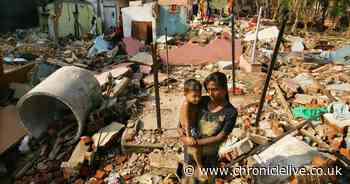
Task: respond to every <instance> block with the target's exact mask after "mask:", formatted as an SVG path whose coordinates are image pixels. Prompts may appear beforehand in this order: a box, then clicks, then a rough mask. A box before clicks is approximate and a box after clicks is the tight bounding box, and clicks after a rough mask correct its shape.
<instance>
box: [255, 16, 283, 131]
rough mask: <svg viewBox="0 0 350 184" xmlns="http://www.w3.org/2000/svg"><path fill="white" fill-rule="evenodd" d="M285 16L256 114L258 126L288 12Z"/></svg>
mask: <svg viewBox="0 0 350 184" xmlns="http://www.w3.org/2000/svg"><path fill="white" fill-rule="evenodd" d="M283 18H284V19H283V22H282V26H281V30H280V32H279V34H278V38H277V42H276V46H275V50H274V52H273V55H272V59H271V63H270V66H269V70H268V73H267V77H266V81H265V85H264V89H263V92H262V95H261V98H260V104H259V109H258V113H257V115H256V120H255V125H256V126H257V127H258V126H259V121H260V116H261V112H262V109H263V107H264V103H265V97H266V92H267V90H268V87H269V83H270V80H271V76H272V71H273V68H274V66H275V63H276V60H277V56H278V52H279V48H280V46H281V43H282V38H283V33H284V28H285V27H286V24H287V21H288V12H286V13H285V14H284V17H283Z"/></svg>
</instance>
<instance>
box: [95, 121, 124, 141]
mask: <svg viewBox="0 0 350 184" xmlns="http://www.w3.org/2000/svg"><path fill="white" fill-rule="evenodd" d="M123 128H124V125H122V124H120V123H115V122H114V123H111V124H110V125H108V126H106V127H104V128H102V129H101V130H100V131H99V132H97V133H95V134H94V135H93V136H92V139H93V140H94V141H93V142H94V145H95V147H99V146H101V147H104V146H106V145H107V144H108V143H109V142H110V141H112V139H113V138H115V136H116V135H118V133H120V132H121V131H122V130H123ZM119 137H120V136H119Z"/></svg>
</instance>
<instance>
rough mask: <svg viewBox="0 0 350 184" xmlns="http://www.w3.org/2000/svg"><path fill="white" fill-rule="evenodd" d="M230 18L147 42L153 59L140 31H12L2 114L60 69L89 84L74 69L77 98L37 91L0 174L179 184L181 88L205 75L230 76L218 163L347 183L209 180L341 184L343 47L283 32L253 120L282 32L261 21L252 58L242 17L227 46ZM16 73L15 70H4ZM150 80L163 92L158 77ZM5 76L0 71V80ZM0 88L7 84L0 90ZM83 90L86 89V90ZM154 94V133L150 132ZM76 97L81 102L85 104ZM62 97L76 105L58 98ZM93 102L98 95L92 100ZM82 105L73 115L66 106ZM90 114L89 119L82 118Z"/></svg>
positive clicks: (57, 181)
mask: <svg viewBox="0 0 350 184" xmlns="http://www.w3.org/2000/svg"><path fill="white" fill-rule="evenodd" d="M141 4H142V3H141ZM140 7H142V6H140ZM140 7H139V8H140ZM143 13H144V12H143ZM148 18H149V17H148ZM230 19H231V17H226V18H218V17H217V18H216V19H213V20H210V21H213V22H212V24H203V23H201V22H200V21H199V20H193V21H192V22H191V24H190V25H189V27H190V29H189V30H188V31H187V32H186V33H185V34H175V35H172V36H168V35H167V39H166V37H165V35H162V36H160V37H159V38H157V39H154V40H157V52H156V53H152V51H154V50H153V47H151V46H149V45H148V46H147V45H146V44H145V42H146V41H145V40H143V41H139V40H138V39H136V38H134V37H136V36H135V35H133V36H132V37H125V38H123V39H119V37H115V36H116V35H117V34H118V32H117V31H115V32H113V33H112V34H110V35H100V36H97V37H92V36H93V35H90V34H86V35H84V36H83V38H84V39H80V40H79V39H78V40H77V39H73V38H70V37H69V36H68V37H65V38H61V39H56V40H52V39H50V38H49V36H48V35H47V34H44V33H40V31H39V30H18V31H17V32H15V33H13V34H10V35H7V36H8V37H5V36H2V38H0V39H1V40H0V42H1V43H2V44H1V45H0V51H1V59H2V60H3V61H4V62H3V63H4V71H5V72H4V74H8V75H10V77H6V81H5V82H4V83H6V85H4V89H5V88H6V90H3V91H1V92H0V105H1V108H0V115H2V114H4V113H2V111H4V112H5V109H6V108H5V107H6V106H9V104H11V105H12V106H13V105H15V104H16V103H18V102H21V101H23V99H22V100H21V98H23V97H25V95H28V94H30V93H32V92H33V91H35V90H37V89H38V88H40V84H41V85H42V84H44V83H45V81H48V80H49V79H50V78H52V76H54V75H55V73H56V74H57V72H59V71H60V70H61V69H62V68H63V69H64V68H67V67H76V68H78V69H79V70H83V71H84V72H87V73H88V74H89V76H91V80H90V82H86V81H84V80H83V79H82V75H81V74H77V73H73V72H72V73H69V74H67V75H69V76H70V77H72V78H73V79H72V80H76V81H75V82H80V83H84V85H85V84H86V86H84V85H82V87H81V88H80V89H79V90H72V89H73V87H72V86H71V87H70V88H68V87H67V88H68V89H61V88H60V89H56V88H53V90H57V94H59V95H57V96H54V95H52V94H50V93H40V94H39V95H38V97H37V98H38V99H36V101H35V103H34V102H32V103H33V104H34V105H37V107H38V108H35V110H33V111H30V112H31V113H29V110H28V111H26V112H22V113H21V114H20V115H17V119H16V120H12V119H11V120H12V121H11V123H12V122H14V123H13V124H20V122H21V121H22V123H23V125H24V126H25V128H26V130H23V127H22V129H21V130H22V131H19V132H21V134H19V136H18V137H20V138H17V139H16V140H15V141H13V142H18V141H19V142H20V143H19V144H14V143H11V146H12V144H14V145H13V146H12V147H11V148H8V147H6V151H5V150H4V151H3V148H2V147H0V148H1V149H0V151H1V153H4V154H3V155H5V156H4V157H6V156H8V155H16V161H15V162H14V163H10V164H9V163H8V162H5V161H4V163H5V164H3V163H2V158H0V176H3V175H5V176H6V174H8V176H10V175H11V177H8V178H6V179H7V180H6V181H8V180H11V179H12V178H13V182H12V183H18V184H19V183H28V184H32V183H35V184H36V183H38V184H41V183H50V184H61V183H74V184H103V183H105V184H116V183H120V184H122V183H130V184H138V183H140V184H153V183H162V184H175V183H181V177H182V175H181V172H179V170H181V168H182V167H183V165H184V149H183V147H182V145H181V143H180V141H179V135H178V132H177V128H178V122H179V120H178V115H179V108H180V105H181V103H182V100H183V93H182V92H183V83H184V81H185V80H187V79H190V78H194V79H197V80H199V81H201V82H203V81H204V79H205V77H206V76H208V75H209V74H210V73H212V72H216V71H221V72H223V73H225V74H226V75H227V76H228V81H229V84H228V92H229V96H230V101H231V103H232V104H233V105H234V106H235V107H236V108H237V110H238V114H239V115H238V117H237V122H236V124H235V128H234V129H233V131H232V132H231V134H230V135H229V136H228V138H227V140H226V141H225V142H224V143H222V145H221V147H220V149H219V156H220V159H219V165H220V167H229V168H231V167H239V166H241V167H245V168H249V167H250V168H253V167H254V168H264V167H265V168H266V167H275V166H280V167H289V166H291V165H292V166H293V167H295V168H304V167H305V168H306V170H307V172H311V168H312V167H317V168H321V169H322V170H323V171H325V170H327V169H329V168H341V169H342V175H341V176H335V175H324V176H320V175H319V176H311V175H307V176H301V175H295V174H294V173H292V174H290V173H289V174H286V175H274V176H272V175H256V174H252V173H248V174H247V173H246V174H242V175H236V176H225V177H222V178H220V179H219V178H217V179H216V183H220V184H221V183H225V184H226V183H228V184H238V183H247V184H248V183H264V184H269V183H284V184H294V183H298V184H299V183H325V182H326V183H340V184H345V183H348V181H349V178H350V176H349V173H350V172H349V167H350V166H349V164H350V63H349V56H350V49H349V46H347V43H346V42H344V40H343V39H336V38H332V39H327V37H326V36H323V35H322V36H320V35H318V36H314V35H313V36H312V38H313V39H308V38H305V39H304V38H302V37H297V36H291V35H285V40H284V43H283V47H282V48H281V49H280V52H279V54H278V58H277V64H276V65H275V68H274V70H273V74H272V80H271V82H270V85H269V88H268V90H267V93H266V97H265V99H263V100H264V103H263V108H262V114H261V117H260V119H259V121H256V118H257V111H258V109H259V102H260V96H261V94H262V89H263V85H264V82H265V80H266V77H267V75H266V71H267V69H268V67H269V65H270V62H271V56H272V53H273V49H274V46H275V42H276V39H277V36H278V34H279V29H278V28H277V27H276V26H275V25H274V23H273V24H272V23H271V21H268V20H264V21H262V23H261V24H262V26H261V27H260V29H259V31H258V34H257V38H258V40H257V45H256V55H255V56H253V54H252V52H253V48H254V46H253V44H254V42H253V41H254V40H255V38H256V35H255V32H256V20H245V19H240V20H239V21H237V22H238V23H236V24H235V27H234V30H235V34H234V35H235V37H234V38H232V33H231V25H230V21H229V20H230ZM210 21H209V22H210ZM135 27H137V26H135ZM125 29H126V31H127V30H128V31H130V30H131V28H130V29H129V28H125ZM133 34H135V33H133ZM137 36H138V37H139V36H141V37H142V36H143V35H142V34H141V33H140V35H137ZM115 39H117V41H116V42H115ZM232 39H233V40H234V41H232ZM325 40H326V41H325ZM327 40H330V41H327ZM232 42H233V44H234V46H235V52H234V63H235V69H236V70H235V71H234V72H235V84H234V85H233V84H232V78H233V76H232V68H233V66H232V55H231V51H232V50H231V47H232ZM253 57H256V59H255V61H252V60H253ZM26 67H30V68H26ZM23 68H24V69H23ZM12 69H15V70H12ZM13 71H15V72H16V71H17V72H18V73H19V74H18V73H14V74H11V72H13ZM1 72H2V71H1ZM154 73H156V75H157V76H158V81H159V84H157V83H156V82H155V81H154ZM4 74H3V73H0V77H2V76H3V75H4ZM8 78H10V79H8ZM4 79H5V77H4ZM69 79H71V78H69ZM91 81H94V82H91ZM56 82H57V84H56V85H54V86H55V87H57V86H60V85H59V84H68V82H69V81H65V80H55V81H53V82H52V83H56ZM52 83H51V84H52ZM93 83H96V84H98V86H94V85H93ZM0 84H1V87H2V84H3V83H2V82H1V83H0ZM74 86H75V87H77V86H78V85H74ZM57 88H58V87H57ZM87 88H91V90H89V92H86V93H85V92H84V90H86V89H87ZM157 89H159V93H160V95H159V96H160V106H161V108H160V109H159V111H160V112H161V119H162V124H161V127H158V126H157V124H156V122H157V117H156V111H157V109H156V106H157V105H156V103H155V99H156V98H157V95H156V90H157ZM77 91H79V92H81V93H80V95H81V96H83V97H86V99H89V100H87V101H88V102H86V103H85V102H82V101H80V99H81V98H78V97H77V96H78V95H77V94H78V93H77ZM62 94H65V95H66V96H68V97H70V98H72V99H73V100H71V101H67V100H65V99H62V98H61V97H62V96H63V95H62ZM60 95H61V96H60ZM95 95H96V96H99V97H101V99H97V98H93V97H95ZM45 96H46V99H44V97H45ZM58 101H59V102H60V103H59V102H58ZM23 103H24V102H23ZM27 103H29V102H27ZM19 104H20V103H19ZM24 104H26V103H24ZM72 104H73V105H72ZM86 104H88V105H86ZM79 105H80V106H81V107H80V108H77V109H72V108H73V107H79ZM87 106H89V108H87ZM90 106H91V107H90ZM3 107H4V108H3ZM18 108H20V105H18ZM85 108H86V109H88V110H86V111H88V113H87V115H85V114H84V113H85V112H82V111H83V110H82V109H85ZM14 116H15V115H14ZM18 116H22V117H21V118H19V117H18ZM23 116H26V117H30V118H29V119H30V120H33V122H31V123H24V122H23V121H24V120H28V118H23ZM11 117H12V115H11ZM33 117H35V118H33ZM43 117H47V119H44V118H43ZM80 117H82V118H80ZM7 118H8V117H7ZM19 119H21V120H19ZM82 119H84V121H83V120H82ZM0 120H2V117H0ZM34 120H38V121H40V122H42V123H43V124H41V125H43V127H41V126H40V127H39V126H37V127H36V128H38V129H39V128H40V129H45V131H44V132H45V133H43V134H42V135H40V136H32V135H31V134H33V133H32V132H33V131H34V130H33V127H29V128H28V124H35V125H37V124H38V123H37V122H34ZM6 121H10V120H8V119H6ZM81 122H84V123H81ZM0 123H2V122H0ZM5 128H6V127H5ZM18 129H20V128H18ZM34 129H35V128H34ZM0 131H1V130H0ZM26 131H27V132H26ZM77 132H78V133H77ZM28 133H30V135H27V134H28ZM77 134H78V137H79V139H77V140H76V139H75V138H76V136H77ZM23 137H24V138H23ZM1 138H2V137H1ZM19 139H22V140H19ZM0 145H1V144H0ZM6 146H7V145H6ZM7 149H8V150H7ZM210 159H211V158H210ZM4 160H6V159H4ZM9 162H10V161H9ZM8 165H12V166H11V167H9V166H8ZM7 167H8V168H7ZM3 173H6V174H3ZM0 181H1V179H0Z"/></svg>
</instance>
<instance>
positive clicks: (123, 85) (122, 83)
mask: <svg viewBox="0 0 350 184" xmlns="http://www.w3.org/2000/svg"><path fill="white" fill-rule="evenodd" d="M130 81H131V80H130V78H128V77H124V78H122V79H121V80H119V81H118V83H117V85H116V86H114V87H113V89H112V94H113V97H116V96H118V95H120V94H121V93H122V92H123V91H124V89H125V88H126V87H127V86H128V84H129V83H130Z"/></svg>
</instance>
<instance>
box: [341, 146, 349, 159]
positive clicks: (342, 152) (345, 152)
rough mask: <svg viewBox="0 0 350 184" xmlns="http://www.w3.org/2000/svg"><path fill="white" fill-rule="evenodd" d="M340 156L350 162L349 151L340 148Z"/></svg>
mask: <svg viewBox="0 0 350 184" xmlns="http://www.w3.org/2000/svg"><path fill="white" fill-rule="evenodd" d="M339 152H340V154H342V155H344V156H345V157H346V158H347V159H349V160H350V149H346V148H340V151H339Z"/></svg>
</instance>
